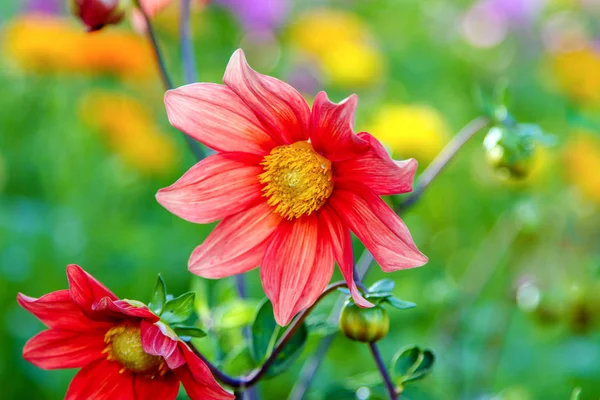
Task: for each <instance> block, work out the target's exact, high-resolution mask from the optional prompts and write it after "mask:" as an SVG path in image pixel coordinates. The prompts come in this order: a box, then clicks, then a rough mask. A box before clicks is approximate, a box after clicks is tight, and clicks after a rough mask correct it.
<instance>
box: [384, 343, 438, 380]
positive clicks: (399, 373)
mask: <svg viewBox="0 0 600 400" xmlns="http://www.w3.org/2000/svg"><path fill="white" fill-rule="evenodd" d="M434 363H435V355H434V354H433V352H432V351H431V350H428V349H426V350H422V349H421V348H420V347H418V346H409V347H405V348H403V349H400V350H399V351H398V352H397V353H396V354H395V355H394V358H393V359H392V377H393V379H394V381H395V382H396V384H398V385H399V386H400V387H403V386H404V385H405V384H406V383H408V382H414V381H417V380H420V379H423V378H424V377H425V376H427V375H429V374H430V373H431V370H432V369H433V365H434Z"/></svg>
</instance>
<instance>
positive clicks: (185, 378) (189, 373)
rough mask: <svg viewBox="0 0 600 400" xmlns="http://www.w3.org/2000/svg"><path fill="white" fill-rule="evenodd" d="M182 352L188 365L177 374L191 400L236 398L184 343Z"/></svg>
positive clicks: (229, 399) (177, 371) (231, 399)
mask: <svg viewBox="0 0 600 400" xmlns="http://www.w3.org/2000/svg"><path fill="white" fill-rule="evenodd" d="M180 347H181V350H182V351H183V354H184V355H185V359H186V361H187V364H186V365H184V366H182V367H180V368H178V369H177V370H176V371H175V373H176V374H177V376H178V377H179V379H181V383H183V387H184V388H185V391H186V393H187V395H188V396H189V398H190V400H233V399H234V398H235V396H233V395H232V394H231V393H228V392H226V391H225V389H223V388H222V387H221V386H220V385H219V384H218V383H217V381H216V380H215V378H214V377H213V376H212V373H211V372H210V369H208V367H207V366H206V364H204V362H203V361H202V360H201V359H199V358H198V356H196V355H195V354H194V353H192V351H191V350H190V349H189V348H188V347H187V345H186V344H185V343H183V342H180Z"/></svg>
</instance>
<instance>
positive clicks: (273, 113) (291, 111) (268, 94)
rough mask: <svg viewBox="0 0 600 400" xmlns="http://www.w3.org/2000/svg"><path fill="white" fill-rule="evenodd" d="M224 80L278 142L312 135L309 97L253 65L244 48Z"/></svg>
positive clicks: (238, 53) (291, 140) (286, 141)
mask: <svg viewBox="0 0 600 400" xmlns="http://www.w3.org/2000/svg"><path fill="white" fill-rule="evenodd" d="M223 82H225V84H226V85H227V86H228V87H229V88H231V90H233V91H234V92H235V93H236V94H237V95H238V96H239V97H240V98H241V99H242V101H244V103H246V105H247V106H248V107H249V108H250V109H251V110H252V111H253V112H254V115H256V117H257V118H258V120H259V121H260V122H261V123H262V125H263V126H264V128H265V131H266V132H267V133H268V134H269V135H271V137H272V138H273V140H275V141H276V142H277V143H278V144H291V143H294V142H298V141H301V140H307V139H308V135H309V124H310V109H309V107H308V104H307V103H306V100H304V98H303V97H302V95H301V94H300V93H298V92H297V91H296V89H294V88H293V87H291V86H290V85H288V84H287V83H285V82H282V81H280V80H279V79H275V78H272V77H270V76H267V75H263V74H259V73H258V72H256V71H254V70H253V69H252V68H250V66H249V65H248V63H247V62H246V57H245V55H244V52H243V51H242V49H238V50H236V52H235V53H233V55H232V56H231V60H229V64H227V69H226V71H225V76H224V77H223Z"/></svg>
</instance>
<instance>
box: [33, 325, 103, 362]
mask: <svg viewBox="0 0 600 400" xmlns="http://www.w3.org/2000/svg"><path fill="white" fill-rule="evenodd" d="M105 348H106V343H104V334H85V333H81V332H67V331H55V330H47V331H43V332H40V333H38V334H37V335H35V336H34V337H32V338H31V339H30V340H29V341H28V342H27V343H26V344H25V347H24V348H23V358H25V359H26V360H27V361H29V362H30V363H32V364H33V365H35V366H37V367H39V368H42V369H62V368H81V367H84V366H86V365H88V364H89V363H91V362H93V361H95V360H97V359H99V358H103V357H104V355H103V354H102V351H103V350H104V349H105Z"/></svg>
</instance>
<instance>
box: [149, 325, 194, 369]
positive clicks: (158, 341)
mask: <svg viewBox="0 0 600 400" xmlns="http://www.w3.org/2000/svg"><path fill="white" fill-rule="evenodd" d="M141 340H142V348H143V349H144V351H145V352H146V353H148V354H152V355H154V356H161V357H163V358H164V359H165V361H166V362H167V365H168V367H169V368H170V369H176V368H179V367H181V366H182V365H183V364H185V358H184V356H183V354H182V352H181V350H180V349H179V344H178V343H179V340H178V338H177V336H176V335H175V333H174V332H173V331H172V330H171V329H170V328H168V327H166V326H165V325H163V324H162V323H161V322H158V323H156V324H152V323H150V322H147V321H142V326H141Z"/></svg>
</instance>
